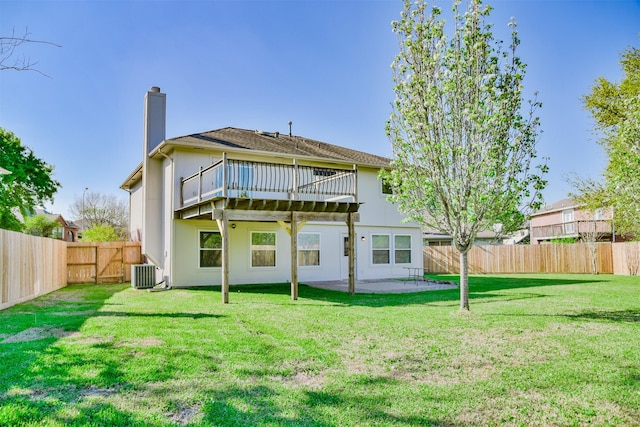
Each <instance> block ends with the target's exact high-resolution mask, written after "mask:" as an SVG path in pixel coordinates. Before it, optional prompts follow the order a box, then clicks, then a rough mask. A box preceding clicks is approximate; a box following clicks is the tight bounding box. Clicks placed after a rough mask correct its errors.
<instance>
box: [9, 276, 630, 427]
mask: <svg viewBox="0 0 640 427" xmlns="http://www.w3.org/2000/svg"><path fill="white" fill-rule="evenodd" d="M438 278H439V279H452V278H451V277H446V276H439V277H438ZM453 280H456V279H455V278H453ZM470 290H471V292H470V293H471V313H461V312H459V311H458V291H457V290H450V291H433V292H422V293H415V294H394V295H380V294H374V295H356V296H353V297H351V296H349V295H346V294H343V293H339V292H333V291H325V290H319V289H313V288H309V287H306V286H301V287H300V299H299V300H298V301H295V302H292V301H291V300H290V296H289V289H288V286H287V285H273V286H251V287H232V288H231V292H232V293H231V295H230V301H231V304H228V305H223V304H222V303H221V302H220V299H221V298H220V288H210V289H200V290H195V289H194V290H172V291H168V292H153V293H151V292H147V291H142V290H134V289H131V288H130V287H128V286H126V285H82V286H69V287H67V288H65V289H62V290H60V291H57V292H55V293H52V294H50V295H47V296H44V297H41V298H39V299H37V300H34V301H31V302H29V303H25V304H20V305H17V306H14V307H12V308H9V309H7V310H4V311H1V312H0V357H1V359H0V425H3V426H4V425H34V426H35V425H37V426H41V425H50V426H66V425H96V426H107V425H123V426H125V425H126V426H129V425H149V426H169V425H176V426H178V425H225V426H226V425H273V426H281V425H290V426H299V425H319V426H348V425H358V426H363V425H384V426H388V425H399V426H403V425H443V426H467V425H482V426H484V425H527V426H529V425H558V426H571V425H576V426H582V425H639V424H640V279H639V278H638V277H616V276H589V275H509V276H472V277H471V279H470Z"/></svg>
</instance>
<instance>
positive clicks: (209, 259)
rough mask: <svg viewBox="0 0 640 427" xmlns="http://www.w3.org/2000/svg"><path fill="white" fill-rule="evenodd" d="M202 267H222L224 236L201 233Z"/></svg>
mask: <svg viewBox="0 0 640 427" xmlns="http://www.w3.org/2000/svg"><path fill="white" fill-rule="evenodd" d="M200 267H201V268H206V267H222V236H221V235H220V233H219V232H217V231H201V232H200Z"/></svg>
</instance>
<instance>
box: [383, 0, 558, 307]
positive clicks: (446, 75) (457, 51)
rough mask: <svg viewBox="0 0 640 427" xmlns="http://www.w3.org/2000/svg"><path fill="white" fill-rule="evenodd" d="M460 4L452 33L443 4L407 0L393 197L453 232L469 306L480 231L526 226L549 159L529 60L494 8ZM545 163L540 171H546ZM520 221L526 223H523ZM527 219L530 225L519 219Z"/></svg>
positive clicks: (392, 126) (393, 124)
mask: <svg viewBox="0 0 640 427" xmlns="http://www.w3.org/2000/svg"><path fill="white" fill-rule="evenodd" d="M459 5H460V1H455V2H454V3H453V14H454V34H453V37H452V38H451V40H448V39H447V36H446V34H445V31H444V21H443V20H441V19H440V15H441V11H440V9H439V8H437V7H433V8H432V9H431V14H430V15H429V16H427V15H426V4H425V3H424V2H423V1H420V2H417V3H416V4H413V3H412V2H411V1H410V0H406V1H405V10H404V12H403V13H402V15H401V19H400V20H399V21H395V22H393V30H394V32H395V33H397V35H398V37H399V44H400V53H399V54H398V56H397V57H396V59H395V61H394V62H393V64H392V69H393V72H394V83H395V88H394V91H395V95H396V99H395V102H394V104H393V111H392V114H391V117H390V119H389V121H388V122H387V128H386V130H387V135H388V136H389V139H390V141H391V144H392V148H393V159H392V162H391V168H390V171H388V172H387V173H386V174H384V176H385V178H386V179H388V180H389V182H390V183H391V185H392V188H393V195H392V196H390V199H391V200H392V201H393V202H395V203H397V204H398V206H399V209H400V210H401V211H402V212H404V213H405V214H406V215H407V217H408V219H409V220H413V221H416V222H418V223H420V224H421V225H423V226H424V227H425V228H431V229H435V230H437V231H440V232H442V233H447V234H449V235H451V236H452V237H453V241H454V244H455V247H456V248H457V249H458V251H459V252H460V269H461V271H460V308H461V309H463V310H468V309H469V288H468V266H467V252H468V251H469V249H470V248H471V246H472V245H473V242H474V240H475V238H476V235H477V233H478V231H479V230H482V229H490V228H492V227H493V226H494V225H496V224H502V232H504V233H508V232H510V231H513V228H515V227H516V225H521V222H520V219H521V218H522V216H521V215H522V214H521V213H520V210H521V209H522V208H524V207H530V208H532V209H536V208H538V207H539V206H540V205H541V201H542V198H541V195H540V190H542V189H543V188H544V186H545V185H546V181H544V180H543V175H544V173H545V172H546V170H547V166H546V164H542V165H538V166H536V167H535V168H533V165H532V159H534V158H535V157H536V149H535V145H536V139H537V128H538V126H539V120H538V118H537V117H535V116H534V111H535V109H536V108H538V107H540V106H541V104H540V103H539V102H538V101H529V108H528V111H527V112H526V113H522V112H521V110H522V103H523V99H522V90H523V88H522V82H523V78H524V74H525V68H526V66H525V64H523V63H522V62H521V60H520V59H519V58H518V57H517V56H516V55H515V52H516V47H517V46H518V45H519V43H520V41H519V39H518V35H517V31H516V24H515V22H513V21H512V22H511V23H510V26H511V44H510V47H509V49H508V50H503V49H502V43H501V42H497V41H495V40H494V38H493V35H492V33H491V25H490V24H487V23H485V18H487V17H488V16H489V14H490V11H491V8H490V7H483V6H482V4H481V1H480V0H471V2H470V3H469V6H468V9H467V12H466V13H465V14H464V15H461V14H460V12H459ZM536 168H538V170H537V171H536ZM514 218H515V219H516V220H514ZM519 222H520V223H519Z"/></svg>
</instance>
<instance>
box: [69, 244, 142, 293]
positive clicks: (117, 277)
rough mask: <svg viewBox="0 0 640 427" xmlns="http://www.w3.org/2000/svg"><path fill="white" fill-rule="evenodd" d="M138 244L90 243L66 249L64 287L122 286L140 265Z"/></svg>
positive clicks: (71, 245) (73, 245) (70, 246)
mask: <svg viewBox="0 0 640 427" xmlns="http://www.w3.org/2000/svg"><path fill="white" fill-rule="evenodd" d="M141 262H142V256H141V253H140V243H139V242H91V243H82V242H78V243H69V244H68V245H67V267H68V281H67V283H70V284H71V283H121V282H128V281H130V280H131V265H133V264H140V263H141Z"/></svg>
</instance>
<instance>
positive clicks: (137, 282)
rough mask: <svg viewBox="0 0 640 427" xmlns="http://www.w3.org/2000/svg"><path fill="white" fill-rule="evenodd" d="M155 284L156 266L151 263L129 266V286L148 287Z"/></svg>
mask: <svg viewBox="0 0 640 427" xmlns="http://www.w3.org/2000/svg"><path fill="white" fill-rule="evenodd" d="M155 285H156V266H155V265H153V264H136V265H132V266H131V287H132V288H136V289H150V288H153V287H154V286H155Z"/></svg>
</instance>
